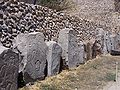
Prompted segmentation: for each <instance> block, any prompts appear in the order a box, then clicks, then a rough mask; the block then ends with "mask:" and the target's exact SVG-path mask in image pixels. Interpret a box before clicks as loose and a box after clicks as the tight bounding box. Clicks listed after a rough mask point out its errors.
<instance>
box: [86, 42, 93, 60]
mask: <svg viewBox="0 0 120 90" xmlns="http://www.w3.org/2000/svg"><path fill="white" fill-rule="evenodd" d="M92 46H93V44H92V43H90V42H86V43H85V51H86V60H90V59H92V52H93V51H92Z"/></svg>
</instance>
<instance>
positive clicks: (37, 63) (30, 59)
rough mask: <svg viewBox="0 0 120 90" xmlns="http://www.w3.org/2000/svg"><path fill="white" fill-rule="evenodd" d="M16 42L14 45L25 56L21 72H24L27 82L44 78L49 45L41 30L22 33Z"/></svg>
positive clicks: (20, 67)
mask: <svg viewBox="0 0 120 90" xmlns="http://www.w3.org/2000/svg"><path fill="white" fill-rule="evenodd" d="M15 43H16V44H15V46H14V47H16V48H17V49H18V51H19V52H20V53H21V55H22V56H23V59H22V62H21V64H20V66H19V72H21V71H22V72H23V76H24V79H25V82H26V83H28V82H32V81H35V80H37V79H44V77H45V73H44V72H45V68H46V58H47V55H46V52H47V45H46V44H45V42H44V35H43V34H42V33H39V32H33V33H29V34H20V35H18V36H17V38H16V42H15Z"/></svg>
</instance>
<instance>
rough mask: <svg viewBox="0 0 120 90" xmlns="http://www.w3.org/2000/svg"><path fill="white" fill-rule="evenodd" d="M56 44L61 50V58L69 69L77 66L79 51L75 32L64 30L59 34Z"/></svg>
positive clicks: (68, 29)
mask: <svg viewBox="0 0 120 90" xmlns="http://www.w3.org/2000/svg"><path fill="white" fill-rule="evenodd" d="M58 43H59V44H60V45H61V47H62V49H63V53H62V58H63V59H64V60H65V64H66V65H67V66H68V67H69V68H72V67H76V66H77V65H78V64H79V51H78V44H77V39H76V35H75V31H74V30H72V29H70V28H65V29H63V30H61V31H60V32H59V38H58Z"/></svg>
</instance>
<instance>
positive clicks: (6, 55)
mask: <svg viewBox="0 0 120 90" xmlns="http://www.w3.org/2000/svg"><path fill="white" fill-rule="evenodd" d="M18 70H19V55H18V54H17V53H15V52H13V51H12V50H11V49H8V48H5V47H3V46H2V45H0V90H17V77H18Z"/></svg>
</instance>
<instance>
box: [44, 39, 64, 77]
mask: <svg viewBox="0 0 120 90" xmlns="http://www.w3.org/2000/svg"><path fill="white" fill-rule="evenodd" d="M46 44H47V46H48V49H49V50H48V53H47V62H48V67H47V71H48V73H47V75H48V76H52V75H56V74H58V73H59V72H60V60H61V55H62V48H61V46H60V45H59V44H57V43H56V42H54V41H50V42H46Z"/></svg>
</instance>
